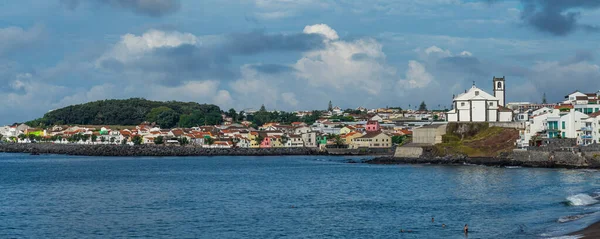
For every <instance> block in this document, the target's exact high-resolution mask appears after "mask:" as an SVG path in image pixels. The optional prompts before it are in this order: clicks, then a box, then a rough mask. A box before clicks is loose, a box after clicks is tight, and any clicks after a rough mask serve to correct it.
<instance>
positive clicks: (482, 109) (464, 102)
mask: <svg viewBox="0 0 600 239" xmlns="http://www.w3.org/2000/svg"><path fill="white" fill-rule="evenodd" d="M492 81H493V83H494V87H493V90H494V95H490V94H488V93H487V92H485V91H483V90H482V89H479V88H477V87H476V86H475V84H473V87H471V89H469V90H467V91H465V93H463V94H460V95H458V96H456V97H454V99H453V102H452V110H450V111H448V112H447V113H446V119H448V122H511V121H512V120H513V112H512V110H510V109H508V108H506V107H504V103H505V102H504V101H505V99H506V91H505V86H506V85H505V79H504V77H502V78H496V77H494V78H493V80H492Z"/></svg>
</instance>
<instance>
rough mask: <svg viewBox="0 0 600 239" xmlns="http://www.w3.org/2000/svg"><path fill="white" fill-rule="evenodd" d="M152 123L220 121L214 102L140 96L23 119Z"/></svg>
mask: <svg viewBox="0 0 600 239" xmlns="http://www.w3.org/2000/svg"><path fill="white" fill-rule="evenodd" d="M144 121H148V122H156V123H157V124H159V125H160V126H161V127H163V128H170V127H174V126H179V127H193V126H197V125H204V124H219V123H221V122H222V118H221V109H220V108H219V107H218V106H216V105H210V104H198V103H195V102H178V101H166V102H162V101H151V100H146V99H142V98H131V99H126V100H100V101H94V102H89V103H85V104H80V105H71V106H67V107H65V108H61V109H57V110H53V111H50V112H48V113H46V114H45V115H44V117H42V118H39V119H36V120H32V121H29V122H27V123H26V124H27V125H30V126H33V127H44V126H51V125H65V124H66V125H74V124H77V125H138V124H140V123H142V122H144Z"/></svg>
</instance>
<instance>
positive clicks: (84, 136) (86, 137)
mask: <svg viewBox="0 0 600 239" xmlns="http://www.w3.org/2000/svg"><path fill="white" fill-rule="evenodd" d="M81 139H82V140H83V142H87V141H88V139H90V135H87V134H84V135H82V136H81Z"/></svg>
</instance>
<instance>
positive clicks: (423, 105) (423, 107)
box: [419, 101, 427, 111]
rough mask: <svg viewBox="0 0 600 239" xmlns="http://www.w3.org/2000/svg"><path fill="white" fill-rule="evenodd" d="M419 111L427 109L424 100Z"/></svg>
mask: <svg viewBox="0 0 600 239" xmlns="http://www.w3.org/2000/svg"><path fill="white" fill-rule="evenodd" d="M419 111H427V105H426V104H425V101H422V102H421V105H419Z"/></svg>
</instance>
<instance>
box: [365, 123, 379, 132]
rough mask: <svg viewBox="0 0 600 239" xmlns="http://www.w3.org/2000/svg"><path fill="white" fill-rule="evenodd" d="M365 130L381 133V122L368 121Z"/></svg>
mask: <svg viewBox="0 0 600 239" xmlns="http://www.w3.org/2000/svg"><path fill="white" fill-rule="evenodd" d="M365 128H366V129H367V132H376V131H379V130H380V128H379V122H377V121H375V120H369V121H367V125H366V126H365Z"/></svg>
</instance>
